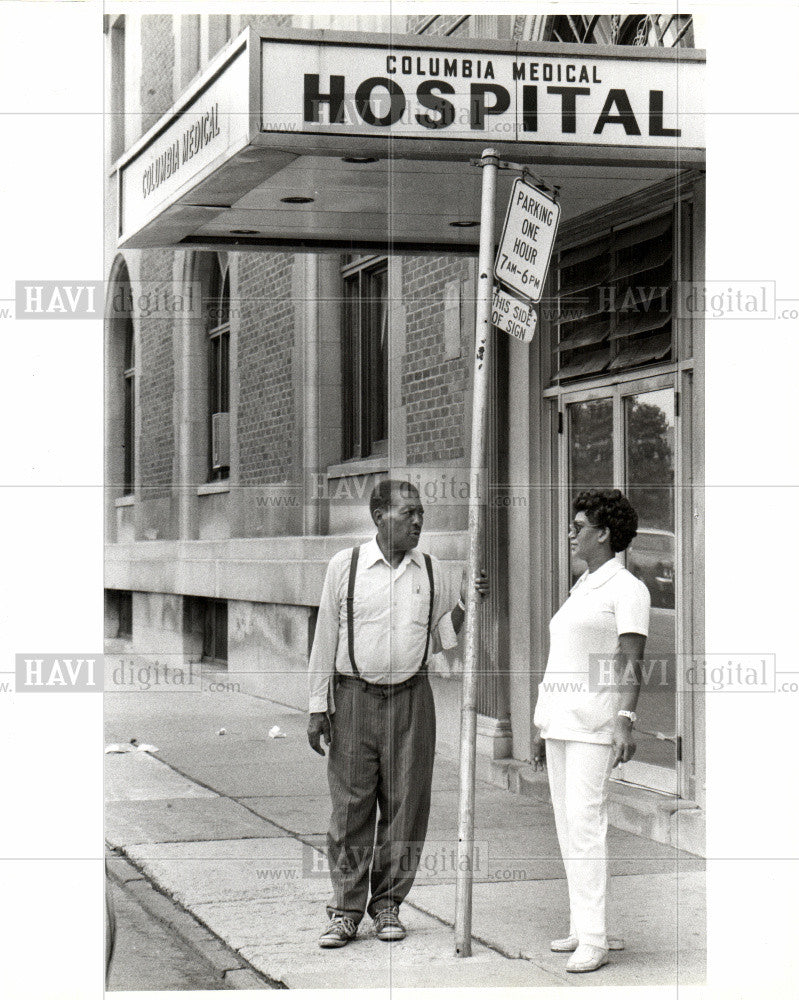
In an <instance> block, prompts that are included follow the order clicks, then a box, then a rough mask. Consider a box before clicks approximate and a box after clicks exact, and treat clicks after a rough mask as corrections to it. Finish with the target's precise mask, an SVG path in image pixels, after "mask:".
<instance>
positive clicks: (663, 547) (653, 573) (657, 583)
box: [627, 528, 674, 608]
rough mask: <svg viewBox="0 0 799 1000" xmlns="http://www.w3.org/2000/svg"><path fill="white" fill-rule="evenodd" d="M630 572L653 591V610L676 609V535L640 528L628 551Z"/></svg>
mask: <svg viewBox="0 0 799 1000" xmlns="http://www.w3.org/2000/svg"><path fill="white" fill-rule="evenodd" d="M627 568H628V569H629V571H630V572H631V573H634V574H635V576H637V577H638V578H639V580H643V581H644V583H645V584H646V585H647V587H648V588H649V593H650V596H651V598H652V607H654V608H673V607H674V532H673V531H664V530H662V529H660V528H639V529H638V534H637V535H636V536H635V538H634V539H633V541H632V544H631V545H630V547H629V549H628V550H627Z"/></svg>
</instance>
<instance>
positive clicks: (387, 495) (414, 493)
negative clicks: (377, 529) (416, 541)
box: [369, 479, 419, 517]
mask: <svg viewBox="0 0 799 1000" xmlns="http://www.w3.org/2000/svg"><path fill="white" fill-rule="evenodd" d="M395 492H396V493H399V494H400V495H401V496H403V497H418V496H419V491H418V490H417V489H416V487H415V486H414V485H413V483H409V482H408V481H407V480H406V479H381V480H380V482H379V483H376V484H375V487H374V489H373V490H372V495H371V496H370V497H369V513H370V514H371V515H372V517H374V516H375V514H376V513H377V511H378V510H388V508H389V507H390V506H391V497H392V496H393V494H394V493H395Z"/></svg>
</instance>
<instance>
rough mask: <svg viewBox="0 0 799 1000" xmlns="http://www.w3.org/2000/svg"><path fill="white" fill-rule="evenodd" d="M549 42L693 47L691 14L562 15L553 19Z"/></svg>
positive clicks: (548, 33)
mask: <svg viewBox="0 0 799 1000" xmlns="http://www.w3.org/2000/svg"><path fill="white" fill-rule="evenodd" d="M546 40H547V41H551V42H578V43H582V44H593V45H652V46H662V47H666V48H675V47H678V46H679V47H693V45H694V23H693V17H692V16H691V15H690V14H630V15H621V14H591V15H589V14H573V15H572V14H561V15H559V16H557V17H552V18H550V23H549V24H548V25H547V31H546Z"/></svg>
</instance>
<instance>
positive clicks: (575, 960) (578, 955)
mask: <svg viewBox="0 0 799 1000" xmlns="http://www.w3.org/2000/svg"><path fill="white" fill-rule="evenodd" d="M607 961H608V951H607V948H596V947H595V946H594V945H592V944H581V945H578V946H577V950H576V951H575V952H574V954H573V955H572V957H571V958H570V959H569V961H568V962H567V963H566V971H567V972H593V971H594V970H595V969H601V968H602V966H603V965H607Z"/></svg>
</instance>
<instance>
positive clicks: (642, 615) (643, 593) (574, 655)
mask: <svg viewBox="0 0 799 1000" xmlns="http://www.w3.org/2000/svg"><path fill="white" fill-rule="evenodd" d="M572 509H573V513H574V520H573V521H572V523H571V526H570V527H569V539H570V544H571V553H572V556H573V557H574V558H576V559H581V560H583V561H584V562H585V563H586V564H587V567H588V568H587V569H586V571H585V572H584V573H583V575H582V576H581V577H580V579H579V580H578V581H577V582H576V583H575V585H574V586H573V587H572V589H571V592H570V593H569V597H568V598H567V600H566V602H565V603H564V604H563V606H562V607H561V609H560V610H559V611H558V612H557V614H556V615H555V616H554V617H553V619H552V621H551V622H550V626H549V631H550V650H549V660H548V661H547V669H546V673H545V674H544V679H543V682H542V683H541V684H540V685H539V694H538V703H537V705H536V709H535V717H534V722H535V725H536V726H537V727H538V730H539V732H538V734H537V736H536V738H535V740H534V742H533V761H534V765H535V767H536V769H541V768H543V766H544V758H545V757H546V762H547V772H548V777H549V787H550V791H551V793H552V804H553V807H554V810H555V825H556V828H557V832H558V843H559V844H560V851H561V855H562V856H563V862H564V865H565V868H566V880H567V883H568V887H569V907H570V913H571V918H570V928H569V934H568V937H566V938H561V939H560V940H557V941H553V942H552V950H553V951H561V952H573V954H572V956H571V957H570V959H569V961H568V963H567V965H566V970H567V971H568V972H593V971H594V970H595V969H599V968H600V967H601V966H603V965H605V963H606V962H607V960H608V949H609V948H613V949H614V950H616V949H620V948H623V947H624V945H623V943H622V942H621V941H618V940H614V939H610V940H608V938H607V935H606V928H605V899H606V895H607V851H606V846H605V839H606V834H607V825H608V808H607V804H608V783H609V779H610V772H611V771H612V769H613V768H614V767H615V766H616V765H617V764H619V763H625V762H626V761H628V760H629V759H630V758H631V757H632V756H633V754H634V753H635V743H634V742H633V736H632V727H633V723H634V722H635V711H634V710H635V705H636V702H637V701H638V692H639V690H640V686H641V668H640V661H641V658H642V657H643V653H644V645H645V643H646V636H647V632H648V629H649V605H650V599H649V591H648V590H647V589H646V586H645V585H644V584H643V583H642V582H641V581H640V580H638V579H637V578H636V577H634V576H633V575H632V573H630V572H628V570H626V569H625V568H624V566H623V565H622V564H621V563H620V562H619V561H618V560H617V559H615V558H614V556H615V554H616V553H617V552H623V551H624V550H625V549H626V548H627V546H628V545H629V544H630V542H631V541H632V540H633V538H635V534H636V529H637V527H638V517H637V515H636V513H635V511H634V510H633V508H632V506H631V505H630V502H629V500H627V498H626V497H625V496H624V494H622V493H621V492H620V491H619V490H587V491H585V492H583V493H580V494H578V496H577V498H576V499H575V501H574V504H573V507H572Z"/></svg>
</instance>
